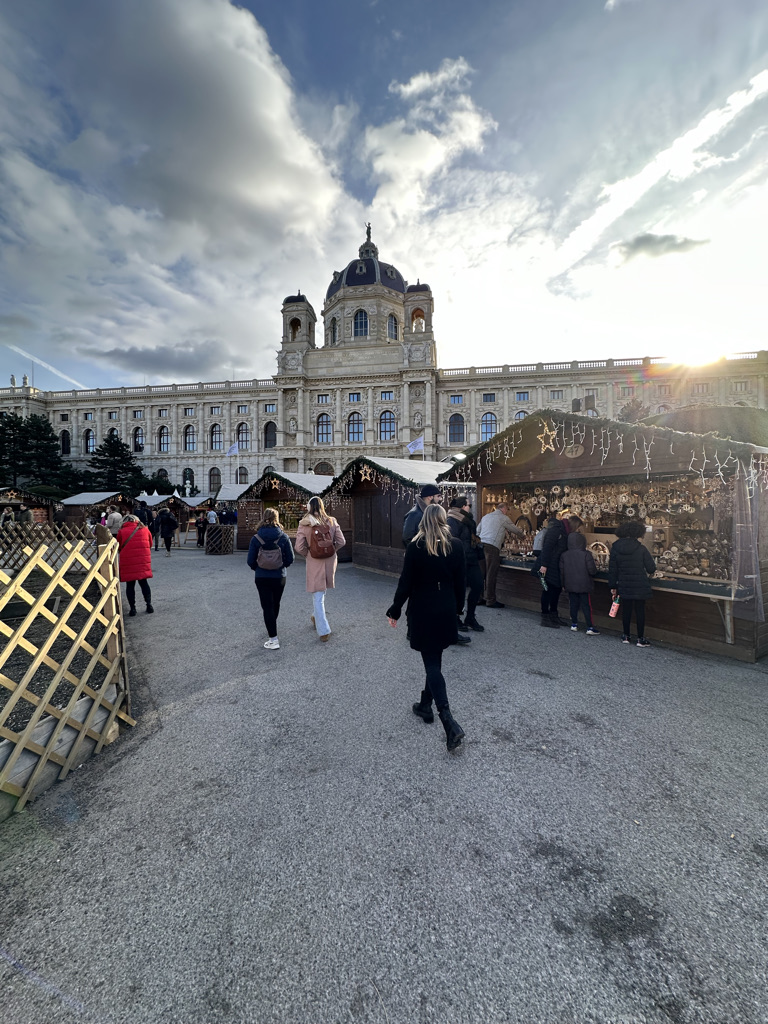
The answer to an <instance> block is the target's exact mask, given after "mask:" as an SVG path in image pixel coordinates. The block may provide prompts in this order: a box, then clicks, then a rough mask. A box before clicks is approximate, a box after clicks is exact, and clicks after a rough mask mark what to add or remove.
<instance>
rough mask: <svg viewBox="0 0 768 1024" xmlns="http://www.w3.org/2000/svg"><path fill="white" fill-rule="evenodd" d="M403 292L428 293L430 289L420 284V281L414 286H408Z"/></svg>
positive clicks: (426, 285)
mask: <svg viewBox="0 0 768 1024" xmlns="http://www.w3.org/2000/svg"><path fill="white" fill-rule="evenodd" d="M405 290H406V291H407V292H428V291H430V287H429V285H428V284H421V282H420V281H417V282H416V284H409V285H408V287H407V288H406V289H405Z"/></svg>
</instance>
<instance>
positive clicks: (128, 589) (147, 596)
mask: <svg viewBox="0 0 768 1024" xmlns="http://www.w3.org/2000/svg"><path fill="white" fill-rule="evenodd" d="M136 582H137V581H136V580H128V582H127V583H126V584H125V596H126V597H127V598H128V606H129V607H130V608H135V607H136ZM138 584H139V586H140V587H141V596H142V597H143V598H144V600H145V601H146V602H147V604H152V591H151V590H150V589H149V580H138Z"/></svg>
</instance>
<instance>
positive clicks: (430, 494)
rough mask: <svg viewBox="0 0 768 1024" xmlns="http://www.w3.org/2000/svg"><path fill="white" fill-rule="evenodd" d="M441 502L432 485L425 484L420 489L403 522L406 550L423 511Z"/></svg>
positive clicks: (437, 491)
mask: <svg viewBox="0 0 768 1024" xmlns="http://www.w3.org/2000/svg"><path fill="white" fill-rule="evenodd" d="M442 500H443V496H442V494H441V493H440V488H439V487H436V486H435V485H434V484H425V485H424V486H423V487H422V488H421V493H420V494H419V496H418V498H417V499H416V504H415V505H414V506H413V508H412V509H411V511H410V512H409V513H408V515H407V516H406V517H405V520H404V522H403V547H404V548H407V547H408V545H409V544H410V543H411V541H412V540H413V538H414V537H415V536H416V534H417V533H418V531H419V525H420V523H421V517H422V516H423V515H424V509H425V508H427V507H428V506H429V505H432V504H439V503H440V502H441V501H442Z"/></svg>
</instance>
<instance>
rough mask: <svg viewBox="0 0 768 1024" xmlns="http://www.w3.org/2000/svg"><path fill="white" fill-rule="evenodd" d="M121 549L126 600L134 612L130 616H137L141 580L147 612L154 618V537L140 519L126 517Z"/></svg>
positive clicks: (120, 532) (119, 535)
mask: <svg viewBox="0 0 768 1024" xmlns="http://www.w3.org/2000/svg"><path fill="white" fill-rule="evenodd" d="M117 547H118V550H119V552H120V554H119V569H120V581H121V583H125V585H126V586H125V596H126V597H127V598H128V607H129V609H130V610H129V612H128V615H129V616H133V615H135V614H136V581H137V580H138V583H139V587H140V588H141V595H142V597H143V598H144V600H145V601H146V603H147V611H148V612H149V613H150V614H151V613H152V612H154V610H155V609H154V608H153V607H152V591H151V590H150V588H149V580H150V579H151V578H152V535H151V534H150V532H149V530H148V529H147V527H146V526H145V525H144V523H142V522H141V521H140V520H139V519H138V518H137V517H136V516H125V518H124V519H123V524H122V526H121V527H120V529H119V530H118V531H117Z"/></svg>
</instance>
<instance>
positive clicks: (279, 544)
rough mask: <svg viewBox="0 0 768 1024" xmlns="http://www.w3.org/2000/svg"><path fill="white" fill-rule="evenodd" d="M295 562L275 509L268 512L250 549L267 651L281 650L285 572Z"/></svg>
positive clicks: (251, 566) (250, 564) (250, 562)
mask: <svg viewBox="0 0 768 1024" xmlns="http://www.w3.org/2000/svg"><path fill="white" fill-rule="evenodd" d="M292 562H293V548H292V547H291V542H290V540H288V538H287V537H286V535H285V534H284V533H283V528H282V526H281V525H280V518H279V516H278V514H277V511H276V509H274V508H268V509H266V511H265V512H264V518H263V519H262V521H261V523H260V524H259V526H258V528H257V530H256V533H255V534H254V535H253V537H251V543H250V547H249V548H248V565H249V566H250V568H251V569H253V571H254V582H255V583H256V589H257V590H258V592H259V601H260V602H261V610H262V612H263V613H264V625H265V626H266V627H267V642H266V643H265V644H264V646H265V647H266V649H267V650H268V651H276V650H278V648H279V647H280V641H279V640H278V639H277V617H278V615H279V614H280V602H281V600H282V598H283V591H284V590H285V570H286V569H287V568H288V566H289V565H291V563H292Z"/></svg>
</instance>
